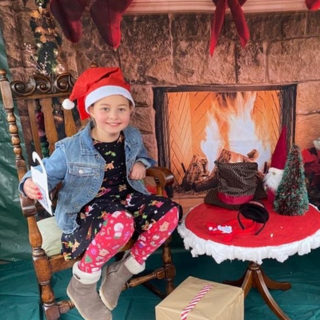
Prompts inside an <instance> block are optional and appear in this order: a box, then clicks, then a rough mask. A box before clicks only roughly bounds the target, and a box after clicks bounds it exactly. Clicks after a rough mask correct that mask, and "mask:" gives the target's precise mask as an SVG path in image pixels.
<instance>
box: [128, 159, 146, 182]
mask: <svg viewBox="0 0 320 320" xmlns="http://www.w3.org/2000/svg"><path fill="white" fill-rule="evenodd" d="M145 177H146V167H145V166H144V164H143V163H142V162H140V161H138V162H136V163H135V164H134V165H133V167H132V170H131V172H130V174H129V178H130V179H132V180H141V179H144V178H145Z"/></svg>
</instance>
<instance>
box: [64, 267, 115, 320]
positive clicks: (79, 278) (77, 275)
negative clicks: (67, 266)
mask: <svg viewBox="0 0 320 320" xmlns="http://www.w3.org/2000/svg"><path fill="white" fill-rule="evenodd" d="M78 265H79V262H76V263H75V264H74V265H73V269H72V273H73V276H72V278H71V280H70V282H69V285H68V288H67V294H68V296H69V298H70V299H71V301H72V302H73V303H74V305H75V306H76V308H77V310H78V311H79V313H80V314H81V316H82V317H83V318H84V319H85V320H112V314H111V311H110V310H109V309H108V308H106V306H105V305H104V304H103V303H102V301H101V299H100V297H99V294H98V292H97V282H98V281H99V279H100V276H101V270H100V271H97V272H93V273H87V272H83V271H81V270H80V269H79V266H78Z"/></svg>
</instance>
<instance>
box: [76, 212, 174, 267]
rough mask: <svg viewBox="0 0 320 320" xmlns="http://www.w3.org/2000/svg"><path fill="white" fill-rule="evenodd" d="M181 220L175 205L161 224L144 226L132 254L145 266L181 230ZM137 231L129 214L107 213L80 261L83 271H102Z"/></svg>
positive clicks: (161, 220)
mask: <svg viewBox="0 0 320 320" xmlns="http://www.w3.org/2000/svg"><path fill="white" fill-rule="evenodd" d="M178 219H179V209H178V207H175V206H173V207H171V209H170V210H169V211H168V212H166V213H165V214H163V215H162V217H161V218H160V219H159V220H158V221H155V220H152V221H151V222H148V224H144V231H143V232H141V233H140V235H139V237H138V239H137V241H136V242H135V244H134V246H133V247H132V248H131V255H132V256H133V257H134V258H135V259H136V261H137V262H138V263H140V264H143V262H144V261H145V260H146V259H147V258H148V257H149V256H150V254H151V253H153V252H154V251H155V250H156V249H157V248H159V247H160V245H161V244H162V243H163V242H164V241H165V240H166V239H168V237H169V236H170V235H171V233H172V232H173V231H174V229H175V228H176V227H177V224H178ZM134 230H135V219H134V217H133V215H132V214H130V213H129V212H127V211H124V210H121V211H115V212H113V213H110V214H107V215H106V216H105V217H104V222H103V224H102V226H101V229H100V231H99V232H98V233H97V234H96V236H95V237H94V238H93V240H92V241H91V243H90V245H89V246H88V248H87V249H86V252H85V254H84V256H83V258H82V259H81V261H80V264H79V268H80V270H82V271H84V272H88V273H92V272H94V271H98V270H100V269H101V268H102V266H103V265H104V264H105V263H106V262H107V261H108V260H110V259H111V258H112V257H113V256H114V255H115V254H116V253H117V252H118V251H119V249H120V248H121V247H123V246H124V245H125V244H126V243H127V242H128V241H129V240H130V238H131V236H132V234H133V232H134Z"/></svg>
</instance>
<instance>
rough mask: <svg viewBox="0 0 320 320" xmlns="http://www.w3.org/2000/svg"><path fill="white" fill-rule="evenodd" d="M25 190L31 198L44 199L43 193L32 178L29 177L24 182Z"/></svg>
mask: <svg viewBox="0 0 320 320" xmlns="http://www.w3.org/2000/svg"><path fill="white" fill-rule="evenodd" d="M23 192H24V193H25V194H26V195H27V197H28V198H30V199H34V200H40V199H42V195H41V192H40V189H39V187H38V186H37V185H36V184H35V183H34V182H33V181H32V179H31V178H28V179H27V180H26V181H25V183H24V184H23Z"/></svg>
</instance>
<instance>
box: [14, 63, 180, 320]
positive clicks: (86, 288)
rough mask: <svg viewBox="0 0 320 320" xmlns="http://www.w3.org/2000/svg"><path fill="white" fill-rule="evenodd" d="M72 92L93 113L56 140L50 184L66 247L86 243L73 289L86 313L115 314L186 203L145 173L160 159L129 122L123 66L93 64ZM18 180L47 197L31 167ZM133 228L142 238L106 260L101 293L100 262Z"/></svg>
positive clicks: (92, 317)
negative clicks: (155, 188)
mask: <svg viewBox="0 0 320 320" xmlns="http://www.w3.org/2000/svg"><path fill="white" fill-rule="evenodd" d="M70 99H71V100H77V106H78V109H79V113H80V117H81V118H82V119H85V118H88V117H89V116H91V121H89V122H88V124H87V125H86V127H85V128H84V129H83V130H81V131H80V132H78V133H77V134H76V135H74V136H73V137H70V138H65V139H63V140H61V141H59V142H57V143H56V146H55V151H54V152H53V153H52V155H51V156H50V158H46V159H44V160H43V163H44V166H45V168H46V171H47V174H48V184H49V190H51V189H53V188H54V187H55V186H56V185H57V184H58V183H59V182H62V188H61V189H60V191H59V198H58V202H57V207H56V210H55V217H56V220H57V224H58V226H59V227H60V228H61V229H62V230H63V235H62V252H63V255H64V257H65V259H74V258H76V257H78V256H79V255H80V254H82V253H83V252H84V251H85V253H84V256H83V258H82V259H81V261H79V262H77V263H75V264H74V266H73V277H72V279H71V281H70V283H69V285H68V288H67V294H68V296H69V297H70V299H71V300H72V301H73V303H74V305H75V306H76V308H77V309H78V311H79V313H80V314H81V316H82V317H83V318H84V319H86V320H101V319H104V320H110V319H112V315H111V310H112V309H114V308H115V307H116V305H117V302H118V298H119V295H120V293H121V291H122V288H123V286H124V284H125V283H126V282H127V281H128V280H129V279H130V277H131V276H132V275H133V274H137V273H139V272H141V271H143V270H144V268H145V260H146V259H147V258H148V256H149V255H150V254H151V253H153V252H154V251H155V250H156V249H157V248H158V247H159V246H160V245H161V244H162V243H163V242H164V241H165V240H166V239H167V238H168V237H169V236H170V234H171V233H172V232H173V230H174V229H175V228H176V226H177V223H178V220H179V218H180V216H181V207H180V206H179V205H178V204H177V203H175V202H173V201H171V200H170V199H169V198H165V197H160V196H155V195H150V194H149V192H148V191H147V190H146V188H145V187H144V185H143V183H142V181H141V179H143V178H144V177H145V175H146V168H148V167H150V166H153V165H154V164H155V161H154V160H153V159H151V158H150V157H149V156H148V153H147V151H146V149H145V147H144V145H143V142H142V137H141V134H140V133H139V131H138V130H137V129H135V128H133V127H131V126H129V121H130V115H131V112H132V110H133V108H134V101H133V98H132V96H131V94H130V86H129V85H128V84H127V83H126V82H125V81H124V78H123V75H122V73H121V71H120V69H119V68H117V67H115V68H90V69H88V70H86V71H85V72H84V73H83V74H82V75H81V76H80V77H79V78H78V79H77V81H76V83H75V86H74V88H73V91H72V93H71V96H70ZM70 103H72V102H71V101H70V100H68V101H67V103H65V101H64V103H63V106H64V107H65V108H69V106H70ZM73 105H74V104H73ZM19 188H20V191H21V192H22V193H23V194H24V195H25V196H27V197H29V198H31V199H40V197H41V195H40V190H39V188H38V187H37V186H36V185H35V184H34V183H33V181H32V180H31V173H30V171H29V172H28V173H27V174H26V175H25V176H24V177H23V179H22V180H21V183H20V186H19ZM133 232H137V233H138V234H139V236H138V239H137V241H136V242H135V244H134V246H133V247H132V248H131V250H130V251H129V252H128V253H126V254H125V256H124V258H123V259H122V260H121V261H118V262H114V263H112V264H109V265H108V266H107V268H106V271H105V272H103V276H102V282H101V287H100V290H99V294H98V292H97V288H96V284H97V282H98V280H99V279H100V276H101V273H102V272H101V268H102V267H103V265H105V264H106V263H107V262H108V261H109V260H110V259H111V258H112V257H113V256H114V255H115V254H116V253H117V251H118V250H119V249H120V248H121V247H122V246H124V245H125V244H126V243H127V242H128V241H129V239H130V238H131V236H132V234H133Z"/></svg>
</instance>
